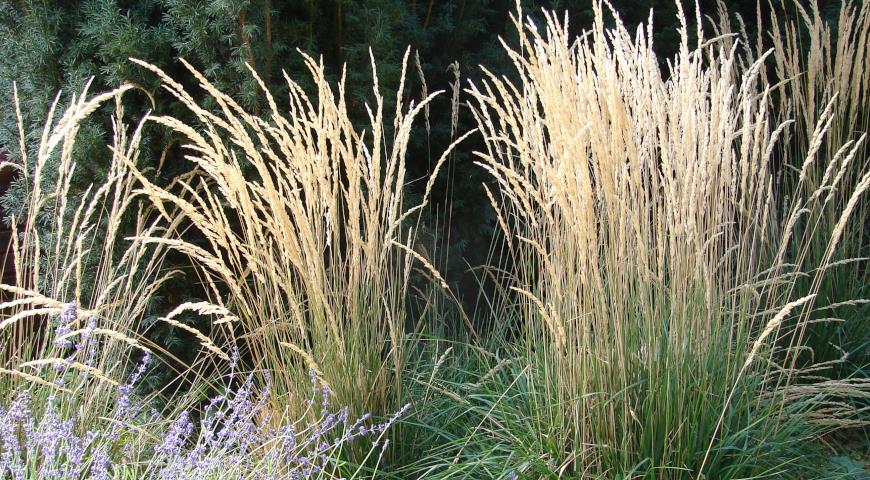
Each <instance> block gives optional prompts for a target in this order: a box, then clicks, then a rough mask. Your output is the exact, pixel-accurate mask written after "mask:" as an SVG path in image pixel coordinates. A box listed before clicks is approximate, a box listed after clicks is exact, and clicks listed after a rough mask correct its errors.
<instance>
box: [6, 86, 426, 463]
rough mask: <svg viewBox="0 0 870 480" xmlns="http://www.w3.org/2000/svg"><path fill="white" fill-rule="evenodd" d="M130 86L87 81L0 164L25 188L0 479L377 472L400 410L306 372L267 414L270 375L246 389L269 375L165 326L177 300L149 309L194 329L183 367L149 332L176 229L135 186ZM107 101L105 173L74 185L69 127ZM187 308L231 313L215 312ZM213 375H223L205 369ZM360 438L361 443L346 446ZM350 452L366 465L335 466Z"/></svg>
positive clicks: (17, 233) (73, 130) (11, 292)
mask: <svg viewBox="0 0 870 480" xmlns="http://www.w3.org/2000/svg"><path fill="white" fill-rule="evenodd" d="M130 88H131V87H129V86H122V87H120V88H118V89H116V90H113V91H110V92H107V93H103V94H99V95H96V96H93V97H92V98H88V95H87V89H86V90H85V91H84V92H82V93H81V94H80V95H77V96H74V97H73V98H72V100H71V102H70V106H69V108H67V110H66V111H65V112H64V113H63V115H61V116H60V118H59V119H58V118H56V117H55V115H54V108H53V109H52V111H50V112H49V113H48V115H47V121H46V126H45V129H44V130H43V132H42V137H41V143H40V148H39V149H38V157H37V158H35V159H28V158H27V157H26V153H24V152H26V151H27V150H26V149H25V148H24V145H22V146H21V151H22V157H23V158H21V163H6V164H3V165H2V166H3V167H4V168H16V169H18V170H19V175H20V177H19V178H20V181H23V182H26V186H27V187H28V191H29V195H28V203H27V209H26V210H25V212H26V214H27V217H26V218H24V219H13V221H12V225H13V234H14V235H13V244H12V245H11V248H10V252H9V253H8V254H9V255H11V256H13V258H14V268H15V272H14V273H15V275H14V278H15V284H2V285H0V292H2V300H3V301H2V303H0V478H12V479H16V480H24V479H34V480H36V479H48V478H81V479H93V480H107V479H112V478H117V479H123V478H147V479H201V478H215V479H217V478H238V479H242V478H246V479H253V478H262V479H277V478H282V479H283V478H286V479H301V478H319V479H333V478H364V477H370V476H372V475H377V472H378V468H379V465H380V464H381V460H382V457H383V455H384V453H385V452H386V450H387V445H388V444H389V439H388V438H387V431H388V430H389V429H390V428H391V427H392V425H393V424H394V423H395V422H396V421H397V420H398V419H399V418H400V417H401V416H402V415H404V414H405V413H406V412H407V410H408V408H409V407H408V406H406V407H404V408H402V409H398V410H396V411H394V412H390V414H389V415H387V416H385V417H384V419H383V420H381V421H375V420H374V419H372V418H371V415H369V414H368V413H365V414H361V415H358V416H354V415H353V414H351V412H350V409H349V408H348V407H341V408H336V406H335V401H334V399H333V396H332V395H331V393H330V390H329V388H328V387H327V386H325V385H323V384H322V383H321V382H320V381H318V379H317V378H316V375H314V373H313V372H311V374H310V376H309V382H308V385H307V391H306V392H304V393H302V392H300V394H301V395H303V399H302V401H301V402H300V404H301V405H302V406H303V410H300V411H296V412H292V413H295V415H291V412H290V411H289V409H281V410H278V411H276V410H275V409H273V408H271V405H270V404H269V401H270V398H271V397H270V395H271V392H270V388H271V384H270V383H269V382H268V380H267V381H266V382H265V383H260V382H259V380H261V379H262V378H266V379H268V378H269V377H268V374H265V375H255V374H254V373H251V372H245V371H241V370H239V369H238V360H239V358H238V354H237V353H236V354H234V355H233V356H232V358H229V355H227V353H226V352H224V351H222V350H220V349H219V348H218V347H217V346H216V345H215V343H214V342H213V341H212V340H211V339H210V338H209V337H208V336H206V335H205V334H204V333H202V332H199V331H198V330H196V329H194V328H192V327H190V326H187V325H185V324H182V323H180V322H178V321H176V320H173V317H174V315H177V312H178V311H179V310H180V309H175V310H174V311H173V312H169V313H168V314H167V315H166V316H164V317H162V318H163V321H165V322H170V323H172V324H173V325H176V326H179V327H180V328H183V329H185V330H186V331H187V332H189V333H191V334H192V338H194V340H195V342H196V343H194V345H195V346H196V347H198V350H200V351H201V353H202V354H201V355H196V356H195V361H194V363H193V364H184V363H182V362H181V361H179V360H178V359H176V358H174V357H173V356H172V355H171V354H170V353H169V352H167V351H166V350H164V349H163V348H161V346H160V345H157V344H154V343H152V342H150V341H149V340H148V338H147V333H148V329H149V326H151V325H153V323H149V322H148V321H147V320H146V317H148V316H149V315H150V314H151V310H152V309H153V301H154V300H155V297H156V295H158V294H159V292H160V288H161V287H163V286H164V285H165V282H166V281H167V280H168V279H169V278H171V277H172V276H173V275H176V274H177V272H176V271H174V270H170V269H166V268H165V267H164V260H165V256H166V253H167V245H166V244H165V243H162V242H158V241H156V239H158V238H168V237H166V236H165V235H169V234H173V235H174V234H175V233H177V232H176V227H177V225H176V224H172V223H169V224H166V222H165V221H164V219H162V218H161V217H160V216H159V214H157V212H156V211H154V210H153V207H151V206H150V202H149V201H148V200H147V199H143V198H142V197H141V196H138V195H137V194H136V187H137V186H138V183H137V182H138V180H137V175H139V176H141V175H142V173H141V172H139V171H136V174H134V170H133V169H135V168H137V163H138V162H137V160H138V148H139V145H140V143H141V141H142V132H143V127H144V125H145V124H144V122H142V123H139V124H138V125H137V126H136V128H135V130H133V131H132V132H131V131H130V130H129V128H128V126H127V125H126V124H125V123H124V114H123V109H122V96H123V95H124V93H125V92H127V91H128V90H129V89H130ZM16 100H17V99H16ZM112 101H114V102H115V110H114V116H113V117H112V122H113V127H114V132H115V135H114V140H113V144H112V145H111V146H107V147H106V161H107V164H108V166H109V174H108V176H107V178H106V179H105V180H104V181H101V182H97V183H94V184H93V185H91V186H90V187H89V188H87V189H86V190H85V191H84V192H83V193H80V194H76V193H73V192H72V191H71V189H70V184H71V180H72V179H73V178H74V176H75V175H76V174H77V173H76V162H75V152H76V149H75V141H76V135H77V133H78V129H79V127H80V126H81V124H82V122H83V121H85V120H86V119H88V118H95V117H97V116H98V115H99V114H100V113H101V112H100V108H101V106H103V105H104V104H106V103H109V102H112ZM56 105H57V102H56V103H55V107H56ZM20 134H21V138H22V142H24V141H25V140H24V139H25V138H26V137H25V135H24V132H23V131H21V132H20ZM182 308H183V307H182ZM199 311H200V313H203V314H209V315H212V316H213V317H214V318H216V319H217V320H216V321H220V319H226V318H232V317H229V314H228V313H227V312H226V311H224V310H222V309H220V308H216V307H214V306H212V307H210V308H208V309H206V308H202V307H200V308H199ZM221 357H228V358H227V360H229V362H228V363H224V362H222V361H221ZM155 360H159V361H160V362H161V363H162V365H161V368H171V369H175V370H176V372H177V373H178V378H177V380H176V382H174V385H172V387H173V388H171V389H167V391H165V392H162V391H154V390H147V389H144V390H143V389H140V388H139V387H140V384H141V382H142V381H143V380H144V379H145V377H146V376H147V375H149V374H151V373H152V372H153V370H151V368H153V366H154V361H155ZM215 362H216V365H215ZM204 365H205V366H207V367H208V369H206V368H203V366H204ZM213 368H217V369H218V371H221V372H225V371H227V370H228V371H229V373H228V374H227V375H214V374H212V373H210V372H208V371H207V370H211V369H213ZM179 384H183V385H182V386H184V387H186V388H185V389H178V388H177V386H178V385H179ZM187 392H189V393H187ZM206 395H207V397H205V396H206ZM203 398H206V399H207V400H205V401H204V400H203ZM359 439H366V442H367V446H368V448H359V447H355V446H354V445H353V444H354V443H359ZM352 447H353V448H355V450H356V451H358V452H361V459H362V460H364V464H360V463H357V464H350V463H348V462H347V461H346V457H347V456H348V455H347V454H346V452H347V451H348V450H349V449H350V448H352Z"/></svg>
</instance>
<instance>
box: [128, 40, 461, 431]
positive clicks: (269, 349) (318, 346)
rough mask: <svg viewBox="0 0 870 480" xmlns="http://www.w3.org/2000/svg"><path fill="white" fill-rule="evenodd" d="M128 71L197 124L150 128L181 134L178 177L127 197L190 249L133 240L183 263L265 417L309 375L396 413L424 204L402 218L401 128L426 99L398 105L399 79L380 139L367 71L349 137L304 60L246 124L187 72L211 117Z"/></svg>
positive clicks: (337, 97)
mask: <svg viewBox="0 0 870 480" xmlns="http://www.w3.org/2000/svg"><path fill="white" fill-rule="evenodd" d="M406 57H407V55H406ZM406 60H407V58H406V59H405V61H404V62H403V66H405V65H406V63H407V62H406ZM134 61H135V60H134ZM136 62H137V63H139V64H140V65H142V66H144V67H145V68H148V69H150V70H152V71H154V72H155V73H156V74H158V75H159V76H160V78H161V79H162V80H163V82H164V88H166V89H167V90H168V91H169V92H170V93H171V94H172V95H174V96H175V97H176V98H177V99H178V100H179V101H180V102H181V103H182V104H184V105H185V106H186V107H187V108H188V109H189V110H190V111H191V112H192V113H193V114H194V115H196V117H197V121H198V124H197V125H196V126H193V125H187V124H184V123H182V122H181V121H180V120H178V119H176V118H173V117H169V116H153V117H152V118H151V120H152V121H153V122H156V123H159V124H162V125H166V126H168V127H170V128H172V129H174V130H175V131H177V132H178V133H180V134H181V135H183V136H184V138H185V142H186V143H185V146H184V148H185V149H186V152H187V155H186V158H187V159H188V160H190V161H191V162H192V165H193V167H194V170H193V171H192V172H191V173H190V174H188V175H184V176H183V177H181V178H178V179H177V181H176V182H175V183H174V185H172V186H170V187H169V188H161V187H159V186H157V185H154V184H153V183H150V182H149V181H148V180H147V179H145V178H144V177H142V183H143V187H142V188H141V190H140V191H141V193H142V194H143V195H146V196H147V197H148V198H149V199H151V201H152V202H153V204H154V205H155V206H156V208H157V209H159V210H160V211H161V212H162V213H163V215H164V217H165V218H166V220H167V222H169V223H170V224H183V225H185V226H188V225H189V226H190V227H191V231H192V232H196V235H198V236H199V238H201V240H185V239H184V238H188V237H182V238H173V239H168V238H160V237H158V238H153V239H149V240H148V241H149V242H151V243H153V244H157V245H165V246H168V247H170V248H173V249H175V250H177V251H179V252H181V253H183V254H186V255H188V256H189V257H190V258H191V259H192V261H193V263H194V265H195V266H196V268H197V269H198V270H199V271H200V273H201V277H202V278H203V281H204V283H205V285H206V286H207V289H208V292H209V295H210V297H209V300H210V301H211V303H212V304H213V305H215V306H217V307H219V308H221V309H226V310H228V311H229V312H231V313H232V315H233V316H234V319H233V320H232V321H225V322H215V324H214V327H215V328H214V332H215V333H214V335H213V336H215V337H218V336H219V337H220V339H221V341H223V342H225V343H228V344H235V345H238V346H239V348H240V349H241V351H242V356H243V358H244V359H246V361H249V362H250V365H252V366H254V368H255V369H256V370H258V371H262V372H268V373H269V375H271V379H272V382H273V389H274V391H273V394H274V395H275V397H276V399H278V400H279V401H277V402H276V406H278V405H281V404H283V403H286V404H293V403H294V402H295V403H297V404H298V400H299V399H301V398H304V395H301V394H302V393H303V392H305V390H306V389H307V388H308V387H307V384H308V371H309V370H312V371H314V372H315V375H316V376H317V377H318V379H320V380H321V381H323V382H324V383H325V384H327V385H328V386H329V387H330V389H331V390H332V392H333V394H334V395H336V397H337V398H338V399H339V400H340V401H341V402H342V403H344V404H347V405H349V406H350V407H351V409H352V410H353V411H354V412H356V413H361V412H362V411H371V412H372V413H374V414H381V415H382V414H386V413H387V412H389V411H392V410H394V409H396V408H398V403H397V402H398V400H397V399H399V398H400V397H401V385H402V379H403V376H404V371H405V368H406V359H407V355H408V346H407V342H406V337H405V331H406V326H407V324H408V323H409V322H410V321H411V319H410V318H408V316H407V313H406V300H407V291H408V288H407V287H408V282H409V278H410V274H411V266H412V262H414V261H416V260H415V259H417V260H421V259H422V260H424V261H425V259H423V257H422V256H421V255H420V254H419V253H417V252H416V251H414V250H413V248H414V244H415V237H416V228H415V227H416V219H417V218H418V215H419V212H420V211H421V209H422V207H423V204H425V202H426V200H427V197H428V188H427V190H426V194H425V195H424V198H423V201H422V203H421V204H420V205H416V206H414V207H410V208H409V207H407V206H406V205H405V200H404V199H405V196H404V188H405V183H406V178H405V176H406V166H405V154H406V149H407V145H408V141H409V136H410V134H411V127H412V122H413V120H414V119H415V117H416V116H417V115H418V114H419V113H420V111H421V110H422V109H423V108H424V107H425V105H427V103H428V102H429V101H430V100H431V98H432V97H433V96H434V95H435V94H433V95H430V96H429V97H427V98H425V99H423V100H422V101H421V102H420V103H419V104H413V103H412V104H411V105H409V106H407V108H406V106H405V105H403V104H402V101H401V99H402V98H403V95H402V91H403V88H404V87H403V85H404V74H403V75H402V80H401V83H400V85H399V89H398V91H399V93H398V94H397V95H396V98H397V99H398V100H397V101H398V104H397V105H396V109H395V113H394V114H393V121H392V128H388V127H387V126H386V125H385V124H384V115H385V112H384V109H385V107H384V101H383V98H382V97H381V93H380V87H379V85H378V81H377V71H376V70H375V64H374V60H372V69H373V78H374V105H373V106H369V105H367V106H366V112H367V125H368V126H367V128H365V129H362V128H358V127H356V126H354V124H353V123H352V122H351V119H350V116H349V113H348V108H347V103H348V101H347V99H346V98H345V85H344V80H342V81H340V82H339V83H338V85H337V87H333V86H331V85H330V84H329V82H328V81H327V79H326V73H325V72H324V66H323V65H322V64H319V63H317V62H316V61H315V60H314V59H312V58H310V57H307V56H306V57H305V62H306V65H307V67H308V70H309V73H310V75H311V78H312V80H313V83H314V85H315V91H314V92H313V94H312V95H309V94H308V93H306V92H305V91H303V89H302V87H300V86H299V85H298V84H296V83H295V82H293V81H292V80H290V79H289V77H288V78H287V85H288V89H289V95H288V104H287V105H286V106H283V105H282V106H279V103H278V102H277V101H276V100H275V99H273V98H272V96H271V95H270V93H269V91H268V90H267V89H266V88H265V87H263V94H264V95H265V98H266V99H267V101H268V105H269V110H268V111H267V112H265V113H264V114H263V115H262V116H256V115H253V114H251V113H250V112H248V111H246V110H245V109H243V108H242V107H241V106H239V105H238V104H237V103H236V102H235V101H234V100H233V99H232V98H230V97H229V96H227V95H225V94H223V93H221V92H220V91H218V90H217V89H216V88H215V87H214V86H213V85H212V84H211V83H210V82H209V81H208V80H207V79H206V78H205V77H204V76H203V75H202V74H200V73H199V72H198V71H196V70H195V69H194V68H192V67H191V66H190V65H189V64H187V63H185V65H186V66H187V67H188V70H189V71H190V72H191V74H192V75H193V76H194V77H195V78H196V79H197V81H198V82H199V86H200V87H201V88H203V89H204V90H205V91H206V92H208V94H209V95H210V96H211V97H212V99H213V100H214V102H215V103H216V105H217V106H218V108H217V111H215V112H212V111H208V110H205V109H203V108H202V107H201V106H199V105H198V104H196V103H195V102H194V101H193V100H192V98H191V96H190V95H188V94H187V93H186V91H185V89H184V87H183V86H182V85H180V84H179V83H178V82H176V81H175V80H173V79H172V78H170V77H169V76H167V75H166V74H165V73H164V72H163V71H161V70H160V69H158V68H156V67H154V66H151V65H148V64H147V63H144V62H139V61H136ZM403 71H404V70H403ZM251 74H252V75H253V76H254V78H256V79H257V81H258V82H259V81H260V80H259V78H258V77H257V75H256V72H254V71H253V70H251ZM260 83H261V86H262V82H260ZM444 158H446V154H445V155H444V156H443V157H442V158H441V161H440V162H439V165H440V164H441V163H443V161H444ZM436 170H437V167H436ZM431 185H432V181H431V180H430V181H429V184H428V187H430V188H431ZM190 238H197V237H190ZM182 308H184V307H183V306H182Z"/></svg>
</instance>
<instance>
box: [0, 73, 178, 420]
mask: <svg viewBox="0 0 870 480" xmlns="http://www.w3.org/2000/svg"><path fill="white" fill-rule="evenodd" d="M131 88H132V87H130V86H122V87H120V88H118V89H116V90H113V91H110V92H107V93H103V94H99V95H95V96H93V97H92V98H88V93H87V89H85V90H84V91H83V92H82V93H81V94H80V95H75V96H73V97H72V99H71V101H70V105H69V107H68V108H67V109H66V111H65V112H64V113H63V115H61V116H60V118H57V117H56V116H55V110H56V107H57V102H55V104H54V106H53V107H52V109H51V110H50V111H49V112H48V114H47V120H46V125H45V128H44V130H43V132H42V135H41V137H40V144H39V148H38V149H36V152H37V155H36V158H28V155H27V152H28V151H29V150H28V149H26V148H25V146H24V141H25V138H26V137H25V132H24V131H23V127H20V132H19V133H20V136H21V142H22V144H21V146H20V152H21V153H20V161H18V162H16V163H12V162H5V163H4V164H3V165H2V168H12V169H16V170H17V175H18V181H20V182H23V183H24V184H25V186H26V187H27V188H26V189H27V191H28V192H29V194H28V196H27V204H26V208H25V209H24V210H23V211H24V214H25V217H24V218H12V219H11V227H12V235H11V238H12V242H11V245H9V250H8V251H7V252H6V255H8V256H10V257H12V260H13V262H12V263H14V270H15V271H14V277H13V278H14V283H13V284H2V285H0V397H2V398H4V399H6V400H9V395H12V392H16V391H19V390H21V389H22V388H31V389H34V390H32V391H31V394H32V396H33V397H34V398H40V399H45V398H47V397H48V396H49V395H56V398H57V399H58V400H59V402H60V403H61V404H66V403H67V401H68V400H70V399H73V398H75V399H76V402H78V405H79V406H80V408H81V409H82V413H80V414H79V416H80V417H82V418H80V420H81V421H91V422H97V418H98V417H99V416H100V415H101V413H102V412H103V411H104V410H105V409H106V408H107V407H108V406H110V405H111V401H112V400H111V399H112V398H113V394H112V392H114V391H115V389H116V388H117V387H118V385H119V384H121V383H122V379H124V378H125V377H126V376H127V375H128V374H129V372H130V371H131V368H133V363H134V362H135V359H137V358H139V357H140V356H141V355H142V354H143V353H154V352H160V353H163V350H162V349H160V348H159V347H158V346H156V345H153V344H151V343H150V342H148V340H147V339H146V337H145V336H144V333H145V330H146V329H145V317H146V315H147V312H148V308H149V306H150V305H151V302H152V300H153V298H154V296H155V294H156V292H157V291H158V290H159V289H160V288H161V286H162V285H163V284H164V283H165V282H166V281H167V280H168V279H169V278H171V277H172V276H173V275H175V274H176V272H174V271H168V270H166V269H164V268H163V261H164V258H165V253H166V248H165V247H163V246H162V245H149V244H146V243H145V242H144V241H142V240H137V238H138V237H153V236H159V235H161V234H162V232H165V230H164V229H162V228H161V227H160V225H158V224H157V223H156V220H158V218H157V217H155V216H153V215H151V214H150V210H149V207H148V206H147V205H146V202H142V201H139V200H137V199H136V198H135V195H133V189H134V184H135V176H134V175H132V174H131V170H130V168H131V165H135V164H136V162H137V161H138V156H139V155H138V146H139V142H140V141H141V137H142V127H143V124H141V123H140V124H139V125H138V126H137V128H136V129H134V130H133V131H132V132H131V131H130V130H129V129H128V127H127V126H126V125H125V124H124V121H125V120H124V113H123V108H122V102H121V99H122V96H123V95H124V94H125V92H127V91H129V90H130V89H131ZM58 98H59V97H58ZM16 102H17V98H16ZM110 102H114V106H115V109H114V116H113V117H112V124H113V126H114V139H113V144H112V145H111V146H108V147H106V157H107V160H108V168H107V170H108V174H107V177H106V179H105V181H104V182H102V183H96V184H91V185H90V186H89V187H88V188H86V189H85V190H84V191H83V192H80V193H73V192H72V191H71V184H72V182H73V179H74V178H75V176H76V175H78V173H77V171H76V159H75V152H76V151H77V150H76V140H77V135H78V131H79V128H80V126H81V124H82V122H83V121H84V120H85V119H87V118H89V117H96V115H97V113H96V112H98V111H99V109H100V108H101V107H102V106H103V105H105V104H107V103H109V104H110ZM122 156H123V157H124V158H125V159H129V163H128V162H125V161H121V160H120V157H122ZM49 179H52V180H51V181H50V180H49ZM52 332H53V333H54V334H53V335H52V334H51V333H52ZM37 387H38V391H39V392H38V395H37V394H36V393H37V392H36V390H37ZM61 400H63V401H61Z"/></svg>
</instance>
